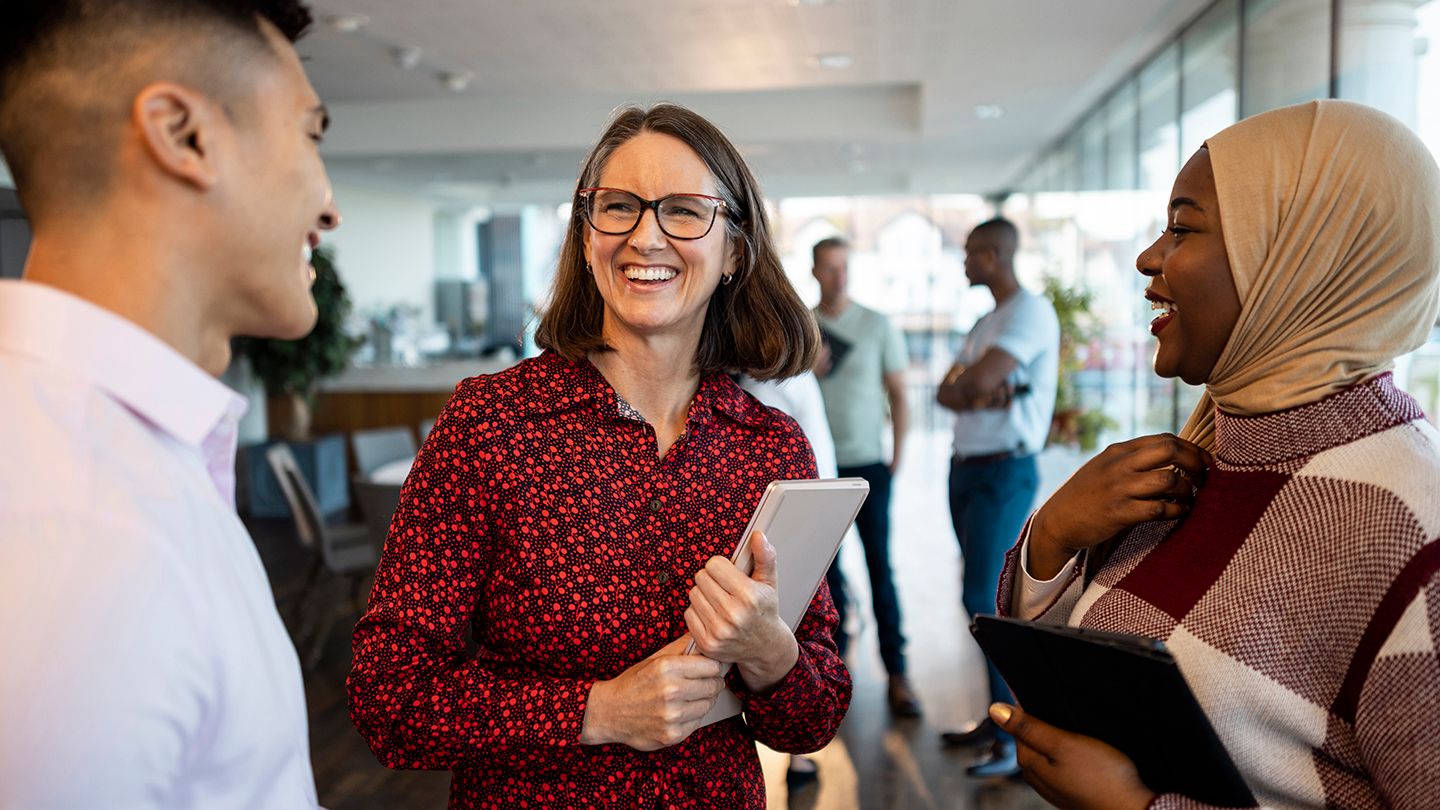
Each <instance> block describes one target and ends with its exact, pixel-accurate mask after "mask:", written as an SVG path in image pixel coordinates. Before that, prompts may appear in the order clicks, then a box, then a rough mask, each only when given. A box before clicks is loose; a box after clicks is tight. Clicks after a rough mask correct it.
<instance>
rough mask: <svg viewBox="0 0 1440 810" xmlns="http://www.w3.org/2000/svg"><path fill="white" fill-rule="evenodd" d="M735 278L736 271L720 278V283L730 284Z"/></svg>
mask: <svg viewBox="0 0 1440 810" xmlns="http://www.w3.org/2000/svg"><path fill="white" fill-rule="evenodd" d="M734 280H735V274H734V273H731V274H730V275H728V276H724V277H722V278H721V279H720V283H721V284H729V283H730V282H732V281H734Z"/></svg>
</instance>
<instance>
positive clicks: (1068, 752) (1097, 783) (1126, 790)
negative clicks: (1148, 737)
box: [990, 703, 1155, 810]
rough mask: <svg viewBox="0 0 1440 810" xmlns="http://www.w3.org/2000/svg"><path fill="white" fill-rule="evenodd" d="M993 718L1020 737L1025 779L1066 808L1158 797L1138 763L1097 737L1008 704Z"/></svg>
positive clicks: (1131, 806)
mask: <svg viewBox="0 0 1440 810" xmlns="http://www.w3.org/2000/svg"><path fill="white" fill-rule="evenodd" d="M990 719H992V720H994V721H995V722H996V724H998V725H999V726H1000V727H1001V728H1003V729H1005V730H1006V731H1008V732H1010V733H1011V734H1013V735H1015V751H1016V756H1017V758H1018V759H1019V761H1020V770H1021V773H1022V774H1023V775H1024V777H1025V781H1026V782H1029V783H1030V787H1033V788H1035V792H1037V793H1039V794H1040V795H1041V796H1042V797H1043V798H1044V799H1045V801H1047V802H1050V803H1051V804H1053V805H1055V806H1056V807H1059V808H1061V810H1090V808H1095V810H1145V808H1147V807H1149V806H1150V803H1151V802H1152V801H1154V799H1155V793H1154V792H1153V791H1151V790H1150V789H1149V788H1147V787H1145V783H1144V782H1141V781H1140V774H1139V773H1138V772H1137V771H1136V770H1135V763H1133V762H1131V761H1130V758H1129V757H1127V756H1125V755H1124V754H1122V753H1120V752H1119V751H1118V750H1116V749H1114V748H1112V747H1110V746H1108V745H1106V744H1105V743H1103V742H1101V741H1099V740H1097V739H1095V738H1094V737H1086V736H1083V735H1080V734H1071V733H1070V732H1068V731H1062V730H1061V729H1058V728H1056V727H1054V726H1052V725H1050V724H1048V723H1044V722H1041V721H1039V720H1037V719H1035V718H1034V717H1031V716H1029V715H1027V714H1025V712H1024V711H1022V710H1021V709H1019V708H1018V707H1014V706H1009V705H1006V704H1004V703H996V704H994V705H993V706H991V707H990Z"/></svg>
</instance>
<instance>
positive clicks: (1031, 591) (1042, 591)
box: [1014, 526, 1080, 619]
mask: <svg viewBox="0 0 1440 810" xmlns="http://www.w3.org/2000/svg"><path fill="white" fill-rule="evenodd" d="M1016 562H1018V563H1019V565H1018V566H1017V567H1018V568H1019V570H1020V577H1019V580H1020V581H1019V583H1018V584H1019V586H1020V587H1019V588H1018V589H1017V590H1016V591H1015V604H1014V610H1015V616H1016V617H1017V618H1021V619H1033V618H1035V617H1037V616H1039V615H1040V614H1042V613H1044V612H1045V611H1046V610H1047V609H1048V608H1049V607H1050V606H1051V605H1053V604H1055V601H1056V600H1057V599H1059V598H1060V595H1061V594H1063V593H1064V592H1065V589H1066V588H1067V587H1069V586H1070V583H1071V581H1072V580H1073V579H1074V576H1075V572H1076V570H1077V569H1078V567H1079V565H1080V555H1079V554H1076V555H1075V556H1074V557H1071V558H1070V561H1069V562H1067V563H1065V566H1064V567H1063V568H1061V569H1060V571H1059V573H1057V574H1055V576H1053V577H1051V578H1050V579H1036V578H1035V577H1033V576H1031V574H1030V528H1029V527H1028V526H1027V527H1026V528H1025V535H1024V537H1022V538H1021V540H1020V556H1019V559H1018V560H1016Z"/></svg>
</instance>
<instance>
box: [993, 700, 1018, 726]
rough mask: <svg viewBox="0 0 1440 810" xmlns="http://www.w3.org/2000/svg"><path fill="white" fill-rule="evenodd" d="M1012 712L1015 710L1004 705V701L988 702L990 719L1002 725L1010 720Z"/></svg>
mask: <svg viewBox="0 0 1440 810" xmlns="http://www.w3.org/2000/svg"><path fill="white" fill-rule="evenodd" d="M1013 714H1015V710H1014V709H1012V708H1010V707H1009V706H1006V705H1005V704H1004V703H991V704H990V719H991V720H994V721H995V722H997V723H999V724H1000V725H1002V726H1003V725H1005V724H1006V723H1009V722H1010V717H1011V716H1012V715H1013Z"/></svg>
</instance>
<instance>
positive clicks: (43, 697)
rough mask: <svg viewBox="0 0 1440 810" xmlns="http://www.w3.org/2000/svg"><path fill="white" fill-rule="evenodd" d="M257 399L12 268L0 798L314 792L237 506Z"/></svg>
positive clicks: (298, 719) (86, 803)
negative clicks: (20, 277)
mask: <svg viewBox="0 0 1440 810" xmlns="http://www.w3.org/2000/svg"><path fill="white" fill-rule="evenodd" d="M244 411H245V402H244V400H243V399H241V398H240V397H238V396H237V395H236V394H235V393H234V392H233V391H231V390H230V389H229V388H227V387H225V386H224V385H222V384H221V383H220V382H219V381H217V380H215V379H214V378H213V377H211V376H210V375H208V374H206V373H205V372H204V371H203V370H201V369H200V368H199V367H197V366H196V365H194V364H193V363H191V362H190V361H189V360H188V359H186V358H185V357H183V356H182V355H180V354H179V353H178V352H176V351H175V350H174V349H172V348H171V347H170V346H168V345H166V344H165V343H163V342H161V341H160V340H159V339H157V338H156V337H155V336H153V335H151V334H150V333H148V332H146V331H144V330H142V329H141V328H139V327H138V326H136V325H135V324H133V323H131V322H130V321H128V320H125V319H123V318H120V317H118V316H116V315H114V314H113V313H110V312H108V311H106V310H104V309H101V308H99V307H97V306H95V305H93V304H90V303H88V302H86V301H83V300H81V299H79V298H76V297H74V296H71V295H69V294H66V293H63V292H60V291H58V290H55V289H53V288H50V287H46V286H43V285H40V284H33V283H29V282H23V281H0V807H5V808H10V807H17V808H21V807H23V808H87V809H88V808H99V807H105V808H167V809H168V808H206V810H212V809H213V810H224V809H225V808H266V810H272V809H273V810H281V809H283V808H314V807H315V806H316V796H315V781H314V777H313V776H312V774H311V770H310V752H309V741H308V732H307V720H306V711H305V694H304V688H303V684H302V681H301V676H300V666H299V661H298V659H297V657H296V655H295V649H294V646H293V645H292V644H291V642H290V639H289V637H288V635H287V634H286V632H285V628H284V626H283V624H282V623H281V621H280V617H279V615H278V613H277V612H276V609H275V602H274V597H273V595H272V593H271V590H270V586H269V582H268V580H267V578H266V575H265V570H264V568H263V567H262V566H261V563H260V557H259V555H258V554H257V553H256V551H255V546H254V544H253V542H252V541H251V539H250V537H249V535H248V534H247V533H246V531H245V528H244V526H243V525H242V524H241V522H240V520H239V518H238V517H237V516H236V514H235V508H234V483H235V482H234V472H233V470H234V460H235V441H236V426H237V423H238V421H239V418H240V416H241V415H242V414H243V413H244Z"/></svg>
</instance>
